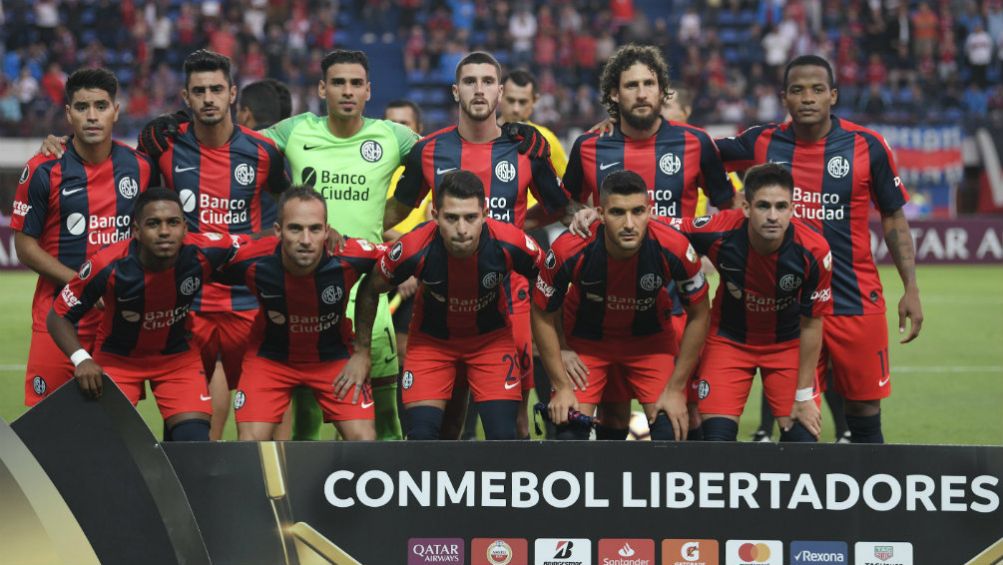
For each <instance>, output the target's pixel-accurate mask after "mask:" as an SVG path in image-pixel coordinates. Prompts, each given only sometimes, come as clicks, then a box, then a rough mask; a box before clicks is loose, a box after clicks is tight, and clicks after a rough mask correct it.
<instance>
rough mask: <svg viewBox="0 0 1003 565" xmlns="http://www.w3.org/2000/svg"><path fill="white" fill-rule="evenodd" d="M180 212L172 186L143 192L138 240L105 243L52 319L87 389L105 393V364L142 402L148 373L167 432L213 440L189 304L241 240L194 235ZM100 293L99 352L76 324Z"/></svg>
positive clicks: (136, 217) (135, 221)
mask: <svg viewBox="0 0 1003 565" xmlns="http://www.w3.org/2000/svg"><path fill="white" fill-rule="evenodd" d="M182 214H183V213H182V204H181V200H180V199H179V198H178V194H177V193H176V192H174V191H171V190H168V189H165V188H151V189H149V190H147V191H146V192H144V193H143V194H141V195H140V196H139V197H138V198H137V199H136V207H135V210H134V211H133V218H132V235H133V237H132V239H127V240H123V241H119V242H117V243H114V244H112V245H111V246H109V247H106V248H104V249H103V250H101V251H99V252H98V253H97V254H95V255H94V256H92V257H91V258H90V259H88V260H87V261H86V262H85V263H84V264H83V265H82V266H81V267H80V272H79V274H78V276H76V277H74V278H73V280H71V281H70V283H69V284H67V285H66V286H65V287H63V290H62V292H60V294H59V298H58V299H56V301H55V302H54V303H53V305H52V309H51V310H50V311H49V314H48V318H47V325H48V328H49V332H50V333H51V334H52V338H53V340H55V342H56V344H58V345H59V348H60V349H61V350H62V351H63V353H65V354H66V356H67V357H69V359H70V361H71V362H72V363H73V365H74V366H75V367H76V368H75V369H74V376H75V377H76V379H77V382H78V383H79V385H80V388H81V389H83V391H84V392H85V393H88V394H89V395H91V396H95V397H97V396H100V395H101V388H102V385H101V375H102V373H106V374H108V375H109V376H110V377H111V379H112V380H113V381H115V383H116V384H117V385H118V386H119V388H121V389H122V392H123V393H124V394H125V395H126V397H128V398H129V400H130V401H132V403H133V404H136V403H137V402H139V399H140V397H141V395H142V394H143V390H144V386H145V384H146V381H148V380H149V381H151V383H152V388H153V395H154V397H155V398H156V400H157V405H158V406H159V407H160V413H161V415H162V416H163V418H164V421H165V422H166V426H167V433H166V434H165V435H166V436H167V438H168V439H172V440H174V441H205V440H208V439H209V412H210V410H211V409H212V407H211V404H210V402H209V394H208V389H207V388H206V378H205V372H204V371H203V370H202V363H201V362H200V361H199V354H198V352H197V351H195V350H194V349H192V348H191V344H190V343H189V338H188V336H189V330H190V329H191V326H190V323H189V322H190V319H189V317H188V312H189V310H190V309H191V307H192V305H193V303H194V301H195V299H196V297H197V295H198V290H199V288H201V287H202V286H203V285H204V284H205V283H206V282H207V281H208V279H209V277H210V275H211V274H212V273H213V271H215V270H216V269H217V268H219V267H220V266H221V265H223V264H224V263H225V262H226V261H228V260H229V259H230V258H231V257H233V253H234V252H235V251H236V242H237V240H236V239H231V237H227V236H224V235H221V234H217V233H206V234H204V235H200V234H192V235H187V237H186V234H187V231H188V230H187V229H186V228H185V219H184V216H183V215H182ZM233 237H236V236H233ZM101 300H104V304H105V308H104V313H103V316H102V319H101V326H100V328H99V330H98V338H97V343H96V345H95V348H94V351H95V353H94V357H93V358H91V356H90V355H89V354H88V353H87V351H86V350H85V349H84V348H83V347H82V345H81V343H80V339H79V337H78V334H77V331H76V329H74V324H76V323H78V322H79V321H80V320H81V319H83V317H84V315H86V314H87V312H88V311H90V309H91V308H93V307H94V306H95V305H96V304H97V303H98V302H99V301H101Z"/></svg>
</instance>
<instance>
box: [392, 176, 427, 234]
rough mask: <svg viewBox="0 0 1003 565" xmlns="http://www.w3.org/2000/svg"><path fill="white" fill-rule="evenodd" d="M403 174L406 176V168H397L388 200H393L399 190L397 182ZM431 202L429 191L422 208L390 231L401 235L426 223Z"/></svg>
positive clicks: (414, 211) (412, 212)
mask: <svg viewBox="0 0 1003 565" xmlns="http://www.w3.org/2000/svg"><path fill="white" fill-rule="evenodd" d="M402 174H404V167H403V166H400V167H397V170H396V171H394V176H393V177H391V178H390V189H389V190H387V200H390V199H391V198H393V196H394V191H396V190H397V182H398V181H400V178H401V175H402ZM431 202H432V192H431V191H429V193H428V194H427V195H426V196H425V200H424V201H422V203H421V206H418V207H417V208H415V209H414V210H411V213H410V214H408V216H407V217H406V218H404V219H403V220H401V222H400V223H399V224H397V225H396V226H394V227H392V228H390V229H392V230H394V231H395V232H397V233H401V234H404V233H407V232H409V231H411V230H413V229H414V228H415V227H416V226H417V225H418V224H420V223H422V222H424V221H425V219H426V218H427V214H428V207H429V205H430V203H431Z"/></svg>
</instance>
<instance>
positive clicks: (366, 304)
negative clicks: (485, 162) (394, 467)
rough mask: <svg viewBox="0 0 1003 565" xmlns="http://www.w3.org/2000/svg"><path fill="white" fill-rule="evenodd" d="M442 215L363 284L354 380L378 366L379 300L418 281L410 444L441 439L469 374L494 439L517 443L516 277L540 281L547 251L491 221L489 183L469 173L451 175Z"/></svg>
mask: <svg viewBox="0 0 1003 565" xmlns="http://www.w3.org/2000/svg"><path fill="white" fill-rule="evenodd" d="M433 217H434V218H435V221H434V222H428V223H426V224H423V225H421V226H419V227H418V228H416V229H415V230H414V231H412V232H410V233H409V234H407V235H405V236H404V237H402V238H401V239H400V240H399V241H397V243H395V244H394V245H393V247H391V248H390V250H389V251H387V252H386V254H385V255H384V256H383V257H382V258H381V259H380V264H379V268H378V269H374V270H373V273H372V276H369V277H366V279H365V280H364V281H363V283H362V288H361V289H360V290H359V294H358V300H357V302H356V316H355V324H356V330H357V335H356V340H357V342H358V343H359V347H357V349H356V353H355V354H354V355H353V356H352V359H351V360H350V361H349V366H350V367H352V370H351V371H349V370H347V369H346V374H349V375H353V376H354V375H356V374H365V373H366V372H367V371H368V369H369V365H368V364H369V351H368V345H369V344H368V336H369V335H370V334H369V330H370V328H372V322H373V317H374V316H375V311H376V303H377V298H378V296H379V294H380V293H382V292H387V291H389V290H390V289H391V288H393V286H394V285H397V284H400V283H402V282H404V281H405V280H407V279H408V277H411V276H415V277H416V278H417V279H418V280H419V281H420V283H421V286H420V287H419V292H418V294H417V295H416V299H415V308H414V316H413V317H412V319H411V331H410V335H411V338H410V342H409V344H408V355H407V359H406V360H405V362H404V377H403V380H402V389H403V392H402V396H403V401H404V407H405V409H406V413H407V417H406V418H405V420H406V422H407V423H406V426H407V438H408V439H419V440H422V439H439V438H440V431H441V426H442V417H443V410H444V409H445V406H446V401H447V400H449V398H450V396H451V395H452V390H453V386H454V383H455V380H456V373H457V370H458V369H463V370H465V371H466V375H467V382H468V383H469V385H470V389H471V391H472V392H473V396H474V401H475V402H476V404H477V410H478V413H479V414H480V416H481V422H482V423H483V425H484V435H485V437H486V438H487V439H515V435H516V413H517V411H518V409H519V403H520V400H521V399H522V381H521V372H520V370H519V363H518V358H517V352H516V345H515V341H514V339H513V337H512V321H511V318H510V316H511V304H512V300H513V296H512V278H513V277H512V275H513V274H515V273H518V274H519V275H522V276H524V277H527V279H530V280H535V278H536V275H537V273H538V270H539V262H540V259H541V257H540V248H539V247H538V246H537V244H536V242H535V241H533V239H532V238H530V237H529V236H527V235H526V234H525V233H524V232H523V231H522V230H520V229H518V228H516V227H515V226H512V225H511V224H507V223H503V222H499V221H496V220H493V219H491V218H489V217H488V216H487V208H486V201H485V196H484V185H483V184H482V183H481V181H480V179H479V178H478V177H477V176H476V175H474V174H473V173H471V172H469V171H457V172H455V173H450V174H449V175H446V176H445V177H443V179H442V181H441V184H440V185H439V188H438V190H437V191H436V192H435V195H434V209H433Z"/></svg>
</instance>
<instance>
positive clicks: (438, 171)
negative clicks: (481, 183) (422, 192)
mask: <svg viewBox="0 0 1003 565" xmlns="http://www.w3.org/2000/svg"><path fill="white" fill-rule="evenodd" d="M455 170H456V167H450V168H448V169H438V168H437V169H435V174H437V175H444V174H446V173H448V172H449V171H455Z"/></svg>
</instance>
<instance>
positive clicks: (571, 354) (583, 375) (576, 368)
mask: <svg viewBox="0 0 1003 565" xmlns="http://www.w3.org/2000/svg"><path fill="white" fill-rule="evenodd" d="M561 311H563V308H562V310H561ZM559 312H560V311H559ZM561 318H562V316H561V315H558V316H556V319H555V320H556V322H557V323H556V324H555V325H554V329H555V330H557V341H558V343H560V345H561V362H562V363H564V368H565V369H566V370H567V371H568V376H569V377H570V378H571V384H572V386H573V390H585V387H587V386H588V384H589V368H588V366H586V365H585V362H584V361H582V359H581V358H580V357H579V356H578V353H577V352H576V351H575V350H574V349H572V348H571V346H570V345H568V341H567V340H566V339H565V337H564V324H561V323H560V320H561Z"/></svg>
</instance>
